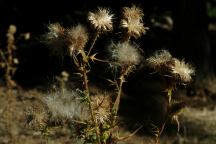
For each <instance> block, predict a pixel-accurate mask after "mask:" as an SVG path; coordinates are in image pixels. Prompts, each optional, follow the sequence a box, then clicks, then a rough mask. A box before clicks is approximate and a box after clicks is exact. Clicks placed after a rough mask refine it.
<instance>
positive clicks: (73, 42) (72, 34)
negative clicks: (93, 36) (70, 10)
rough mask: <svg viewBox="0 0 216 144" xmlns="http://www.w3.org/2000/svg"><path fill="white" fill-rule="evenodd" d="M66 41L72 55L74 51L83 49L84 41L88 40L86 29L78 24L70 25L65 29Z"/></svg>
mask: <svg viewBox="0 0 216 144" xmlns="http://www.w3.org/2000/svg"><path fill="white" fill-rule="evenodd" d="M66 39H67V42H68V45H69V52H70V55H72V54H73V53H74V52H76V53H77V52H79V51H80V50H83V49H84V47H85V45H86V43H87V42H88V33H87V29H86V28H85V27H84V26H83V25H81V24H78V25H77V26H75V27H72V28H70V29H68V30H67V38H66Z"/></svg>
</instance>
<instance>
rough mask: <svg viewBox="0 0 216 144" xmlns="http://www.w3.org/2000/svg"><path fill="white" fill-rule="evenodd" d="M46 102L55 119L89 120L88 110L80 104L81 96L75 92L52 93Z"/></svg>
mask: <svg viewBox="0 0 216 144" xmlns="http://www.w3.org/2000/svg"><path fill="white" fill-rule="evenodd" d="M44 101H45V104H46V105H47V107H48V109H49V111H50V112H51V114H52V117H53V118H54V119H57V120H61V119H74V118H78V119H87V118H88V113H87V108H86V107H85V105H84V104H82V103H80V100H79V96H78V94H77V93H76V92H75V91H70V92H69V91H67V90H65V91H64V93H62V92H56V93H51V94H49V95H48V96H47V97H46V98H45V100H44Z"/></svg>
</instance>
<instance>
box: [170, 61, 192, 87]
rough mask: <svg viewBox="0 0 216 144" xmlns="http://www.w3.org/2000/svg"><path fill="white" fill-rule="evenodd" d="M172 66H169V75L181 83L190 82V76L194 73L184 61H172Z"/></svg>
mask: <svg viewBox="0 0 216 144" xmlns="http://www.w3.org/2000/svg"><path fill="white" fill-rule="evenodd" d="M173 61H174V62H173V65H171V73H172V74H173V76H175V78H176V79H177V80H180V81H181V83H187V82H190V81H191V80H192V77H191V76H192V75H193V74H194V73H195V70H194V68H193V67H192V66H191V65H190V64H188V63H185V61H184V60H181V61H180V60H178V59H173Z"/></svg>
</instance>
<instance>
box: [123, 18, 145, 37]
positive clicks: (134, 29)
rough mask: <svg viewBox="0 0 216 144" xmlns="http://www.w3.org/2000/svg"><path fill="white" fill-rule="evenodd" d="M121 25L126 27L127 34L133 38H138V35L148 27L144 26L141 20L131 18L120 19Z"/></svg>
mask: <svg viewBox="0 0 216 144" xmlns="http://www.w3.org/2000/svg"><path fill="white" fill-rule="evenodd" d="M121 27H122V28H124V29H127V34H128V36H130V37H134V38H139V37H140V36H142V35H143V34H145V33H146V29H148V28H145V27H144V24H143V23H142V22H140V21H137V20H133V19H130V20H126V19H122V20H121Z"/></svg>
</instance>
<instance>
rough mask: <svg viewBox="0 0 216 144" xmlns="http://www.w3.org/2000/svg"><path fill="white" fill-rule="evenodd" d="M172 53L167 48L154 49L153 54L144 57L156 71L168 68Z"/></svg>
mask: <svg viewBox="0 0 216 144" xmlns="http://www.w3.org/2000/svg"><path fill="white" fill-rule="evenodd" d="M171 60H172V55H171V54H170V53H169V52H168V51H167V50H159V51H156V52H155V53H154V54H153V56H151V57H149V58H147V59H146V62H147V65H148V66H149V67H151V68H153V69H154V70H156V71H161V70H162V69H164V68H165V69H168V68H169V63H170V62H171Z"/></svg>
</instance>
